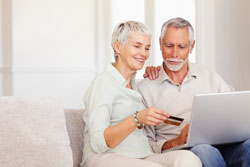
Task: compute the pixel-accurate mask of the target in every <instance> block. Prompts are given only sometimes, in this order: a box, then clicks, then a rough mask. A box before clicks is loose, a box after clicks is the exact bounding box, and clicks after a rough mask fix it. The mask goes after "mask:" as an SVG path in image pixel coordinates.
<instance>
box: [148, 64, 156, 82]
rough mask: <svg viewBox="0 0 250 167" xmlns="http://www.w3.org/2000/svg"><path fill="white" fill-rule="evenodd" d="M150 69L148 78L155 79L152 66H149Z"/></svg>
mask: <svg viewBox="0 0 250 167" xmlns="http://www.w3.org/2000/svg"><path fill="white" fill-rule="evenodd" d="M149 69H150V70H149V71H150V72H149V77H150V79H151V80H154V79H155V71H154V67H150V68H149Z"/></svg>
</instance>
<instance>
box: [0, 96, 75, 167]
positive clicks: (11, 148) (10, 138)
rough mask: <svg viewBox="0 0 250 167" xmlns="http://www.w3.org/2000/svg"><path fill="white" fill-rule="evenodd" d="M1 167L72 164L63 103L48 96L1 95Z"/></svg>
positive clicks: (53, 166)
mask: <svg viewBox="0 0 250 167" xmlns="http://www.w3.org/2000/svg"><path fill="white" fill-rule="evenodd" d="M0 166H1V167H72V166H73V160H72V151H71V148H70V141H69V137H68V133H67V130H66V124H65V117H64V112H63V108H62V107H61V105H60V104H59V103H58V102H57V101H56V100H53V99H50V98H45V97H0Z"/></svg>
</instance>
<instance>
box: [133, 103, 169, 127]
mask: <svg viewBox="0 0 250 167" xmlns="http://www.w3.org/2000/svg"><path fill="white" fill-rule="evenodd" d="M168 117H169V114H168V113H166V112H165V111H163V110H160V109H158V108H155V107H150V108H146V109H144V110H142V111H140V112H138V114H137V119H138V121H139V123H141V124H145V125H150V126H156V125H159V124H161V123H163V122H164V121H165V120H167V119H168Z"/></svg>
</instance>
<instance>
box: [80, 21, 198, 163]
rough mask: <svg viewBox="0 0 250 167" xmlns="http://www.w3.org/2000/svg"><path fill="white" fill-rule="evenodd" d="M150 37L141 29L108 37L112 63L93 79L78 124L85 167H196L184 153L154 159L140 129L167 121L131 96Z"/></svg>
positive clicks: (121, 28) (131, 25)
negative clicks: (80, 124) (81, 122)
mask: <svg viewBox="0 0 250 167" xmlns="http://www.w3.org/2000/svg"><path fill="white" fill-rule="evenodd" d="M150 41H151V33H150V30H149V29H148V28H147V26H145V25H144V24H142V23H139V22H135V21H128V22H124V23H120V24H118V25H117V26H116V28H115V29H114V32H113V35H112V47H113V50H114V53H115V63H114V64H108V66H107V68H106V70H105V72H103V73H101V74H99V75H98V76H96V78H95V79H94V81H93V82H92V83H91V85H90V87H89V89H88V91H87V93H86V97H85V104H86V111H85V112H84V115H83V119H84V122H85V124H86V127H85V131H84V136H85V138H84V149H83V161H82V164H81V165H82V166H85V167H118V166H119V167H128V166H131V167H132V166H133V167H137V166H138V167H167V166H171V167H174V166H178V167H181V166H185V167H187V166H192V167H198V166H201V163H200V160H199V159H198V158H197V157H196V156H195V155H194V154H193V153H191V152H189V151H184V150H182V151H173V152H167V153H163V154H155V153H153V152H152V149H151V147H150V145H149V142H148V139H147V136H146V134H145V131H144V128H143V125H144V124H146V125H151V126H155V125H158V124H160V123H163V121H165V120H167V119H168V117H169V115H168V114H167V113H166V112H164V111H162V110H160V109H157V108H153V107H152V108H144V106H143V103H142V97H141V95H140V94H139V93H138V92H137V91H136V90H135V88H136V86H135V73H136V71H137V70H140V69H142V67H143V65H144V63H145V61H146V60H147V58H148V57H149V49H150Z"/></svg>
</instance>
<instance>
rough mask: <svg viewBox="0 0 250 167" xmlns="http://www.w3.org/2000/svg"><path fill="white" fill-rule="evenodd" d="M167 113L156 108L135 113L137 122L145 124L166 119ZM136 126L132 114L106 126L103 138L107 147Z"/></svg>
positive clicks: (119, 140) (118, 142) (124, 136)
mask: <svg viewBox="0 0 250 167" xmlns="http://www.w3.org/2000/svg"><path fill="white" fill-rule="evenodd" d="M168 117H169V115H168V114H167V113H166V112H164V111H162V110H160V109H157V108H154V107H151V108H147V109H144V110H142V111H140V112H138V114H137V119H138V121H139V123H141V124H146V125H152V126H155V125H158V124H160V123H163V122H164V120H167V119H168ZM136 128H137V124H136V122H135V121H134V117H133V115H131V116H129V117H128V118H126V119H125V120H123V121H122V122H120V123H118V124H117V125H114V126H111V127H108V128H106V129H105V131H104V138H105V141H106V144H107V146H108V147H109V148H114V147H116V146H117V145H118V144H120V143H121V142H122V141H123V140H124V139H125V138H126V137H127V136H128V135H129V134H130V133H131V132H133V131H134V130H135V129H136Z"/></svg>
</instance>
